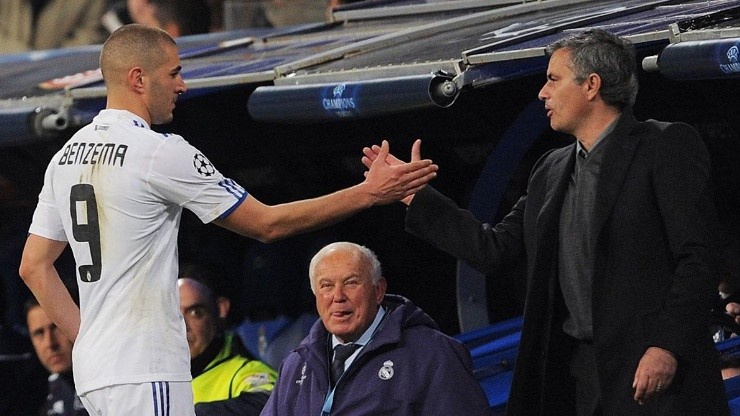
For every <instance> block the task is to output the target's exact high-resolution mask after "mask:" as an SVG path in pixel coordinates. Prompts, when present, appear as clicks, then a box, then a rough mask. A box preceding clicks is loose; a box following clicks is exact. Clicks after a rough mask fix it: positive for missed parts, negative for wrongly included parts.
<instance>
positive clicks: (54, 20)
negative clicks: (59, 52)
mask: <svg viewBox="0 0 740 416" xmlns="http://www.w3.org/2000/svg"><path fill="white" fill-rule="evenodd" d="M104 8H105V1H104V0H2V1H0V16H2V18H0V53H12V52H24V51H29V50H42V49H56V48H62V47H67V46H78V45H90V44H97V43H102V41H103V40H104V39H105V32H104V30H103V27H102V25H101V17H102V15H103V12H104Z"/></svg>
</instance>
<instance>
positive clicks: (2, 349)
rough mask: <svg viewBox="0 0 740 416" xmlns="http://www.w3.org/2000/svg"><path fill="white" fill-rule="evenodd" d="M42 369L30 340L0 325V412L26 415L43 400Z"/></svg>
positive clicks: (34, 412)
mask: <svg viewBox="0 0 740 416" xmlns="http://www.w3.org/2000/svg"><path fill="white" fill-rule="evenodd" d="M45 391H46V372H45V370H44V367H42V366H41V363H39V361H38V359H37V358H36V354H35V353H34V351H33V346H32V345H31V340H30V339H29V338H28V337H27V336H24V335H22V334H21V333H19V332H16V331H15V330H13V329H11V328H9V327H5V326H2V325H0V415H2V416H30V415H36V414H38V413H39V409H41V407H42V405H43V403H44V392H45Z"/></svg>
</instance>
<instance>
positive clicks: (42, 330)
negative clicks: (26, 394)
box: [25, 297, 88, 416]
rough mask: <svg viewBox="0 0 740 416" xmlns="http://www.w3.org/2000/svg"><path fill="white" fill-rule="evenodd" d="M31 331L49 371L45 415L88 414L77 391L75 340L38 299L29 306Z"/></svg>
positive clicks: (27, 309)
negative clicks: (59, 326)
mask: <svg viewBox="0 0 740 416" xmlns="http://www.w3.org/2000/svg"><path fill="white" fill-rule="evenodd" d="M25 309H26V321H27V323H28V333H29V334H30V335H31V342H32V343H33V348H34V349H35V350H36V356H37V357H38V359H39V361H40V362H41V364H42V365H43V366H44V367H45V368H46V370H47V371H48V372H49V373H50V374H49V383H48V388H47V389H46V391H47V393H48V395H47V396H46V406H44V412H43V413H42V414H44V415H50V416H51V415H59V416H88V413H87V411H86V410H85V407H84V406H83V405H82V402H81V401H80V398H79V397H78V396H77V393H76V390H75V383H74V377H73V375H72V345H73V343H72V341H71V340H70V339H69V338H68V337H67V336H66V335H65V334H64V333H63V332H62V330H61V329H59V328H58V327H57V326H56V324H55V323H54V322H52V320H51V318H49V316H48V315H47V314H46V312H44V309H43V308H42V307H41V306H40V305H39V302H38V301H37V300H36V298H34V297H31V298H29V299H28V301H27V302H26V305H25Z"/></svg>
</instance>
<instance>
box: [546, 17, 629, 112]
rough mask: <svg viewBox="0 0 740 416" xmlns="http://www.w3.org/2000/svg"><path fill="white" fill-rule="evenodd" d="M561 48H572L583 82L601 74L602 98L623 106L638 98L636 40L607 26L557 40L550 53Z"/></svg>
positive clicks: (616, 105)
mask: <svg viewBox="0 0 740 416" xmlns="http://www.w3.org/2000/svg"><path fill="white" fill-rule="evenodd" d="M558 49H567V50H568V51H570V53H571V55H570V58H571V62H572V63H573V72H575V74H576V82H578V83H579V84H580V83H582V82H583V81H585V80H586V78H588V76H589V75H590V74H594V73H595V74H598V75H599V77H601V90H600V93H601V98H602V99H603V100H604V102H605V103H607V104H608V105H610V106H612V107H616V108H618V109H619V110H622V109H623V108H624V107H627V106H632V105H634V103H635V99H636V98H637V90H638V88H639V84H638V82H637V59H636V56H635V49H634V46H633V45H632V42H630V41H628V40H626V39H624V38H620V37H619V36H617V35H614V34H612V33H609V32H607V31H606V30H603V29H591V30H587V31H585V32H581V33H578V34H576V35H572V36H569V37H566V38H563V39H560V40H558V41H555V42H553V43H552V44H550V45H549V46H548V47H547V48H546V52H547V54H548V55H552V54H553V53H554V52H555V51H556V50H558Z"/></svg>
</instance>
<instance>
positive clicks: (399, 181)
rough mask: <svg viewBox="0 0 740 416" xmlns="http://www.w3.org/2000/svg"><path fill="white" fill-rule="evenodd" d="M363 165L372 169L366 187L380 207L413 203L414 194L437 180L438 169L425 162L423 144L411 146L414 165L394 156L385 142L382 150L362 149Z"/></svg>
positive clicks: (380, 147) (375, 148)
mask: <svg viewBox="0 0 740 416" xmlns="http://www.w3.org/2000/svg"><path fill="white" fill-rule="evenodd" d="M362 153H363V154H364V156H363V157H362V164H363V165H365V167H367V168H368V171H367V172H365V183H366V184H367V185H368V186H370V189H372V191H371V192H372V193H373V194H374V195H375V196H376V200H377V204H389V203H391V202H395V201H402V202H403V203H405V204H406V205H408V204H410V203H411V199H412V198H413V197H414V194H415V193H416V192H418V191H419V190H421V189H422V188H423V187H424V186H426V184H427V183H429V181H431V180H432V179H434V178H435V177H436V176H437V170H438V169H439V168H438V166H437V165H435V164H433V163H432V161H431V160H429V159H424V160H421V140H416V141H415V142H414V144H413V145H412V146H411V161H410V162H408V163H406V162H404V161H402V160H400V159H398V158H397V157H395V156H393V155H392V154H391V153H390V144H389V143H388V141H387V140H383V142H382V143H381V145H380V146H378V145H373V146H372V147H366V148H364V149H362Z"/></svg>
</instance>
